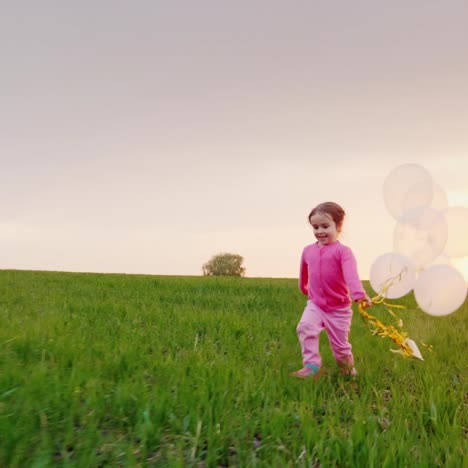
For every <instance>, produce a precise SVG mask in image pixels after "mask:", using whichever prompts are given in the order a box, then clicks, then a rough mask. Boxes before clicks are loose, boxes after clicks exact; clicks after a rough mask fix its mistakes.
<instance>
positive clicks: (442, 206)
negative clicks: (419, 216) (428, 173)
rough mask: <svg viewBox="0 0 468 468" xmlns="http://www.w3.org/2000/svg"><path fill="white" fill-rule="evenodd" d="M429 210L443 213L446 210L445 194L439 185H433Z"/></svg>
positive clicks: (446, 200)
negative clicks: (432, 209)
mask: <svg viewBox="0 0 468 468" xmlns="http://www.w3.org/2000/svg"><path fill="white" fill-rule="evenodd" d="M431 208H434V210H437V211H445V210H446V209H447V208H448V199H447V192H446V190H445V189H443V188H442V187H441V186H440V185H437V184H435V185H434V194H433V196H432V203H431Z"/></svg>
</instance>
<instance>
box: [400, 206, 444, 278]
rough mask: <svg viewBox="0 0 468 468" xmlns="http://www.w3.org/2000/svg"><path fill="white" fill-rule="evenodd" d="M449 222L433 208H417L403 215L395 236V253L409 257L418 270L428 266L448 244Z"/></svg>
mask: <svg viewBox="0 0 468 468" xmlns="http://www.w3.org/2000/svg"><path fill="white" fill-rule="evenodd" d="M447 235H448V229H447V220H446V219H445V216H444V215H443V214H442V213H441V212H439V211H437V210H434V209H433V208H430V207H426V208H416V209H414V210H411V211H408V212H407V213H405V214H404V215H402V216H401V217H400V218H399V220H398V223H397V225H396V226H395V231H394V234H393V248H394V250H395V252H397V253H399V254H401V255H404V256H406V257H409V258H410V259H411V260H412V261H413V263H414V264H415V266H416V268H417V269H419V268H423V267H425V266H428V265H429V264H430V263H431V262H432V260H434V259H435V258H436V257H437V256H438V255H440V254H441V253H442V252H443V250H444V248H445V245H446V243H447Z"/></svg>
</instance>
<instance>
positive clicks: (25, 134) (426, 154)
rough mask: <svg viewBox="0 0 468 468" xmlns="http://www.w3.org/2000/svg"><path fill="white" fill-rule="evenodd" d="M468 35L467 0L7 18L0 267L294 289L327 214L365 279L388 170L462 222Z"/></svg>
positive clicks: (106, 10) (111, 5)
mask: <svg viewBox="0 0 468 468" xmlns="http://www.w3.org/2000/svg"><path fill="white" fill-rule="evenodd" d="M467 21H468V2H466V1H465V0H460V1H454V0H448V1H445V2H440V1H438V0H437V1H435V0H414V1H411V2H407V1H401V0H395V1H393V2H386V1H379V0H378V1H375V0H372V1H371V0H361V1H359V0H357V1H353V2H348V1H314V2H311V1H309V0H307V1H305V0H298V1H295V2H286V1H275V0H268V1H266V0H264V1H260V0H249V1H244V0H240V1H237V2H219V1H215V0H209V1H208V0H200V1H197V2H190V1H178V0H171V1H158V0H147V1H146V0H134V1H132V2H129V1H119V0H98V1H96V0H93V1H89V0H81V1H80V2H63V1H58V0H55V1H52V0H44V1H41V2H35V1H27V0H25V1H20V2H6V4H4V5H3V6H2V15H1V18H0V56H1V57H2V64H1V68H2V72H1V74H0V93H1V106H0V162H1V166H0V167H1V171H0V268H1V269H27V270H56V271H85V272H103V273H113V272H115V273H143V274H155V275H200V274H201V267H202V265H203V263H205V262H206V261H208V260H209V259H210V258H211V257H212V256H213V255H215V254H217V253H221V252H231V253H238V254H240V255H242V256H243V257H244V259H245V260H244V266H245V267H246V276H250V277H288V278H294V277H297V275H298V268H299V259H300V255H301V252H302V249H303V247H304V246H305V245H307V244H309V243H312V242H314V241H315V239H314V238H313V234H312V231H311V228H310V227H309V226H308V223H307V215H308V213H309V211H310V210H311V208H313V207H314V206H315V205H317V204H318V203H320V202H323V201H328V200H331V201H335V202H337V203H340V204H341V205H342V206H343V208H344V209H345V211H346V213H347V216H346V220H345V224H344V230H343V233H342V237H341V241H342V242H343V243H345V244H347V245H349V246H350V247H351V248H352V249H353V251H354V254H355V256H356V258H357V261H358V266H359V273H360V275H361V277H362V278H363V279H367V278H368V277H369V269H370V266H371V265H372V264H373V262H374V261H375V259H376V258H377V257H378V256H380V255H382V254H384V253H387V252H390V251H392V249H393V235H394V234H393V233H394V229H395V219H394V218H393V217H392V216H391V214H390V213H389V211H388V210H387V209H386V206H385V203H384V198H383V185H384V182H385V180H386V177H387V176H388V175H389V174H390V173H391V171H392V170H394V169H395V168H396V167H399V166H400V165H406V164H418V165H421V166H423V167H424V168H425V169H427V170H428V171H429V172H430V174H431V175H432V176H433V178H434V182H435V183H436V184H437V185H438V186H439V187H441V188H442V189H443V191H444V193H445V195H446V198H447V200H448V203H449V205H459V206H464V207H468V177H467V174H468V131H467V130H468V59H467V57H468V31H467V28H466V24H467ZM454 261H455V263H456V265H457V267H458V268H460V269H461V271H462V273H463V274H464V275H465V277H466V278H467V279H468V257H465V258H458V259H456V260H454Z"/></svg>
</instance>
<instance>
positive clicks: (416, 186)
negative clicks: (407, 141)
mask: <svg viewBox="0 0 468 468" xmlns="http://www.w3.org/2000/svg"><path fill="white" fill-rule="evenodd" d="M433 193H434V184H433V181H432V176H431V174H430V173H429V172H428V171H427V169H425V168H424V167H422V166H420V165H418V164H403V165H401V166H398V167H396V168H395V169H393V170H392V171H391V172H390V173H389V174H388V175H387V177H386V178H385V181H384V185H383V197H384V202H385V206H386V207H387V209H388V211H389V212H390V213H391V215H392V216H393V217H394V218H395V219H398V218H399V217H400V216H401V215H402V214H403V213H405V212H406V211H409V210H412V209H414V208H419V207H426V206H430V204H431V202H432V198H433Z"/></svg>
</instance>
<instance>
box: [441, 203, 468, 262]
mask: <svg viewBox="0 0 468 468" xmlns="http://www.w3.org/2000/svg"><path fill="white" fill-rule="evenodd" d="M445 216H446V218H447V223H448V239H447V246H446V247H445V253H446V254H447V255H448V256H449V257H465V256H467V255H468V240H467V239H468V208H466V207H464V206H449V207H448V208H447V210H446V211H445Z"/></svg>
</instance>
